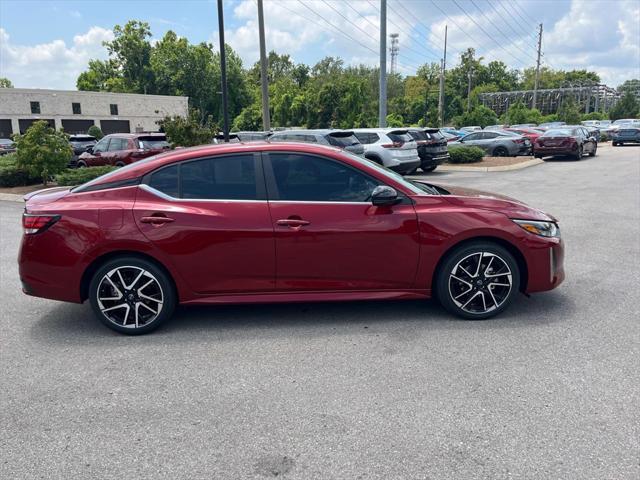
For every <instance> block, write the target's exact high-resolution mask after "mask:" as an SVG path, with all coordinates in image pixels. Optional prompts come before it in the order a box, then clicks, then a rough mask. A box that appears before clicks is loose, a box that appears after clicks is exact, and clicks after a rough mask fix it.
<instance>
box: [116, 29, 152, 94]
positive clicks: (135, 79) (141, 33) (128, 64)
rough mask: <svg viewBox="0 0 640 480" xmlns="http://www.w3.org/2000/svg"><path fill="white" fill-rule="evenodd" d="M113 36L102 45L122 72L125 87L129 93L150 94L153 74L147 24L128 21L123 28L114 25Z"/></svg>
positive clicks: (149, 31) (149, 34) (149, 33)
mask: <svg viewBox="0 0 640 480" xmlns="http://www.w3.org/2000/svg"><path fill="white" fill-rule="evenodd" d="M113 35H114V39H113V40H112V41H110V42H104V45H105V46H106V47H107V51H108V52H109V55H111V56H113V58H114V60H115V61H116V62H117V65H118V68H119V69H120V70H121V71H122V77H123V79H124V84H125V87H126V88H127V90H128V91H131V92H138V93H147V92H150V91H151V90H152V89H153V72H152V70H151V63H150V60H151V48H152V47H151V42H150V41H149V38H150V37H151V29H150V28H149V24H148V23H147V22H141V21H138V20H130V21H128V22H127V23H126V24H125V25H124V27H122V26H120V25H116V26H115V27H114V28H113Z"/></svg>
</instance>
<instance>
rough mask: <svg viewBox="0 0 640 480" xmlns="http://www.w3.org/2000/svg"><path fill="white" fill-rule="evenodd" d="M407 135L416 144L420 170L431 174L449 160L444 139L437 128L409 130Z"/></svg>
mask: <svg viewBox="0 0 640 480" xmlns="http://www.w3.org/2000/svg"><path fill="white" fill-rule="evenodd" d="M409 135H411V137H413V139H414V140H415V141H416V143H417V144H418V156H420V168H422V170H423V171H424V172H433V171H434V170H435V169H436V167H437V166H438V165H440V164H441V163H443V162H445V161H447V160H449V150H448V148H447V139H446V137H445V136H444V135H443V134H442V133H441V132H440V130H438V129H437V128H410V129H409Z"/></svg>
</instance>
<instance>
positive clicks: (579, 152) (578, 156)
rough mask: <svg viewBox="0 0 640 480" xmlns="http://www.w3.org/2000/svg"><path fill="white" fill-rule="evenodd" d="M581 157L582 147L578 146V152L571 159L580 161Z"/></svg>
mask: <svg viewBox="0 0 640 480" xmlns="http://www.w3.org/2000/svg"><path fill="white" fill-rule="evenodd" d="M582 155H583V150H582V145H580V146H579V147H578V151H577V152H576V153H575V156H574V157H573V158H575V159H576V160H581V159H582Z"/></svg>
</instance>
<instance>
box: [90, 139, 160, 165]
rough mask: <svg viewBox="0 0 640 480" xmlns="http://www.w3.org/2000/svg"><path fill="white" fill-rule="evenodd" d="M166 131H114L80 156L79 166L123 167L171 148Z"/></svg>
mask: <svg viewBox="0 0 640 480" xmlns="http://www.w3.org/2000/svg"><path fill="white" fill-rule="evenodd" d="M170 148H171V146H170V145H169V142H167V137H166V136H165V134H164V133H112V134H110V135H107V136H105V137H103V138H102V139H101V140H100V141H99V142H98V143H96V144H95V145H94V146H93V147H89V148H88V149H87V151H86V152H85V153H83V154H82V155H80V156H79V157H78V167H79V168H84V167H97V166H101V165H115V166H116V167H123V166H124V165H128V164H130V163H132V162H137V161H139V160H142V159H143V158H147V157H151V156H152V155H156V154H158V153H161V152H164V151H165V150H169V149H170Z"/></svg>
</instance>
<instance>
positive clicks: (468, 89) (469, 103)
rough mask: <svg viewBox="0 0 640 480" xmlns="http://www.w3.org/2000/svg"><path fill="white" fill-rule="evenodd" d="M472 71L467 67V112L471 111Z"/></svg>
mask: <svg viewBox="0 0 640 480" xmlns="http://www.w3.org/2000/svg"><path fill="white" fill-rule="evenodd" d="M472 73H473V70H471V69H469V73H468V74H467V75H468V78H469V85H468V86H467V112H469V111H471V75H472Z"/></svg>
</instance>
